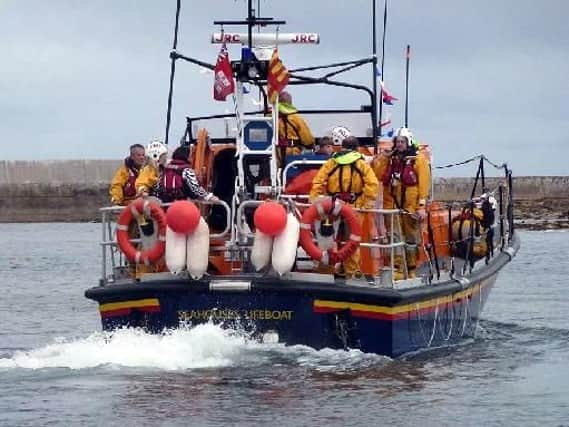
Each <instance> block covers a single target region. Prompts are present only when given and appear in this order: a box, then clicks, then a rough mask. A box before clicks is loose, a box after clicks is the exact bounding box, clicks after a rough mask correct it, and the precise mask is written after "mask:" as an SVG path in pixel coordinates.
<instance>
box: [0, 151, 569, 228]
mask: <svg viewBox="0 0 569 427" xmlns="http://www.w3.org/2000/svg"><path fill="white" fill-rule="evenodd" d="M120 164H121V161H120V160H50V161H0V222H60V221H64V222H77V221H97V220H98V219H99V217H100V216H99V212H98V209H99V207H101V206H105V205H107V204H108V187H109V183H110V181H111V178H112V176H113V174H114V172H115V170H116V169H117V167H118V166H119V165H120ZM498 181H499V179H498V178H487V179H486V186H487V187H488V188H489V189H490V190H492V189H494V188H496V186H497V185H498ZM473 183H474V179H473V178H435V180H434V186H433V191H434V195H435V198H436V199H438V200H444V201H451V200H464V199H465V198H467V197H468V196H469V195H470V192H471V189H472V185H473ZM479 188H480V187H479ZM514 199H515V200H516V201H517V202H518V203H516V205H517V207H516V212H515V213H516V217H517V218H518V221H519V222H520V223H522V225H523V224H533V223H534V222H535V221H538V222H539V221H542V222H543V220H547V221H549V222H551V223H552V224H558V225H559V224H561V225H564V224H565V223H567V226H569V176H521V177H515V178H514ZM526 220H529V222H527V221H526ZM532 228H533V227H532Z"/></svg>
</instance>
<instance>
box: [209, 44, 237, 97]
mask: <svg viewBox="0 0 569 427" xmlns="http://www.w3.org/2000/svg"><path fill="white" fill-rule="evenodd" d="M213 75H214V78H215V80H214V83H213V99H215V100H216V101H225V98H227V96H228V95H230V94H232V93H233V92H235V81H234V80H233V72H232V71H231V63H230V62H229V53H228V52H227V47H226V46H225V44H224V45H222V46H221V50H220V51H219V55H217V63H216V64H215V68H214V70H213Z"/></svg>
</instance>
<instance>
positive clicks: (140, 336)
mask: <svg viewBox="0 0 569 427" xmlns="http://www.w3.org/2000/svg"><path fill="white" fill-rule="evenodd" d="M99 239H100V225H99V224H0V241H1V242H2V245H1V249H0V279H1V281H0V284H1V288H0V289H1V290H0V292H1V298H0V425H2V426H4V425H6V426H24V425H66V426H67V425H94V426H95V425H105V426H113V425H120V426H130V425H136V426H139V425H149V426H150V425H152V426H155V425H165V426H169V425H196V426H218V425H243V426H245V425H279V426H280V425H286V426H300V425H329V426H331V425H334V426H335V425H338V426H344V425H401V426H407V425H424V426H431V425H432V426H440V425H465V426H480V425H484V426H493V425H530V426H531V425H535V426H541V425H548V426H549V425H552V426H557V425H569V356H568V354H569V314H568V313H569V298H568V286H569V280H568V279H567V274H568V273H569V263H568V261H567V258H566V256H567V255H566V254H567V253H569V233H567V232H563V231H552V232H522V233H521V240H522V249H521V250H520V252H519V254H518V256H517V257H516V259H515V260H514V262H513V263H511V264H509V265H508V266H507V267H506V268H505V269H504V270H503V271H502V272H501V274H500V276H499V278H498V280H497V282H496V286H495V288H494V289H493V291H492V293H491V294H490V298H489V300H488V303H487V306H486V307H485V309H484V311H483V320H482V321H481V322H480V325H479V331H478V334H477V337H476V338H475V339H470V340H465V341H464V342H462V343H461V344H459V345H457V346H454V347H452V348H447V349H438V350H432V351H428V352H423V353H420V354H416V355H413V356H408V357H404V358H401V359H395V360H392V359H389V358H387V357H382V356H377V355H372V354H363V353H361V352H359V351H355V350H353V351H347V352H346V351H334V350H327V349H325V350H321V351H316V350H313V349H311V348H308V347H303V346H294V347H286V346H283V345H281V344H259V343H256V342H253V341H250V340H249V339H248V338H247V337H246V336H244V335H243V334H240V333H239V332H238V331H224V330H222V329H220V328H218V327H216V326H214V325H202V326H198V327H196V328H194V329H180V330H175V331H169V332H168V333H165V334H163V335H149V334H146V333H144V332H142V331H140V330H132V329H123V330H119V331H115V332H113V333H105V332H101V328H100V319H99V314H98V308H97V304H96V303H94V302H92V301H90V300H87V299H85V298H84V296H83V292H84V290H85V289H86V288H88V287H91V286H93V285H96V284H97V281H98V278H99V275H100V253H101V250H100V247H99V246H98V242H99Z"/></svg>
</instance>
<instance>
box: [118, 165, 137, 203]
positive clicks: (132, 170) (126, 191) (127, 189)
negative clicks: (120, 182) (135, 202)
mask: <svg viewBox="0 0 569 427" xmlns="http://www.w3.org/2000/svg"><path fill="white" fill-rule="evenodd" d="M124 165H125V167H126V169H127V171H128V180H127V181H126V183H125V185H124V187H123V189H122V193H123V196H124V198H125V199H134V196H136V186H135V185H134V184H135V183H136V178H138V173H139V172H140V168H137V167H136V166H135V165H134V162H133V161H132V160H131V159H130V158H129V157H127V158H126V159H125V160H124Z"/></svg>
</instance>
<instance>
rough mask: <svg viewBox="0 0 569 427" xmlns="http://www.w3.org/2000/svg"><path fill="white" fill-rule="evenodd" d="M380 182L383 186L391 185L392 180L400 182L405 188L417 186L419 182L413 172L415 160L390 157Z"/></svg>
mask: <svg viewBox="0 0 569 427" xmlns="http://www.w3.org/2000/svg"><path fill="white" fill-rule="evenodd" d="M381 180H382V181H383V185H385V186H388V185H391V184H392V183H393V180H397V181H401V183H402V184H403V185H405V186H407V187H410V186H413V185H417V183H418V182H419V180H418V179H417V173H416V172H415V159H410V158H408V157H403V158H402V157H400V156H392V157H391V158H390V159H389V164H388V165H387V169H385V172H384V173H383V177H382V179H381Z"/></svg>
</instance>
